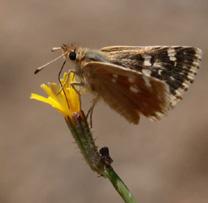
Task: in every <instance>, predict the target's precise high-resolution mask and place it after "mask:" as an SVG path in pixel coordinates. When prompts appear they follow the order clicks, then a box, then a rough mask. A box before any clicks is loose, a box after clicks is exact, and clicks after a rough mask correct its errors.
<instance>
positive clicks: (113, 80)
mask: <svg viewBox="0 0 208 203" xmlns="http://www.w3.org/2000/svg"><path fill="white" fill-rule="evenodd" d="M83 74H84V76H85V78H86V80H87V82H88V83H89V86H90V87H91V89H92V90H93V91H95V92H96V93H97V94H98V95H100V96H101V97H102V98H103V99H104V101H105V102H106V103H108V104H109V106H110V107H112V108H113V109H114V110H116V111H117V112H119V113H120V114H121V115H123V116H124V117H125V118H126V119H127V120H128V121H130V122H132V123H138V121H139V118H140V114H143V115H145V116H147V117H150V118H153V119H159V118H160V117H161V116H162V115H163V114H164V113H166V111H167V110H168V108H169V103H168V102H169V100H168V89H167V85H166V84H165V83H164V82H162V81H160V80H158V79H156V78H153V77H148V76H145V75H143V74H141V73H139V72H137V71H134V70H130V69H129V70H128V69H126V68H123V67H121V66H118V65H113V64H110V63H102V62H90V63H88V64H87V65H85V66H84V67H83Z"/></svg>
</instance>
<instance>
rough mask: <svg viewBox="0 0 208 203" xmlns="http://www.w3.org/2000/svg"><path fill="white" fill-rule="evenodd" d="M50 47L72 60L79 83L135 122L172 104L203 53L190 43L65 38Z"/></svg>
mask: <svg viewBox="0 0 208 203" xmlns="http://www.w3.org/2000/svg"><path fill="white" fill-rule="evenodd" d="M53 50H54V51H55V50H62V51H63V55H61V56H60V57H62V56H64V57H65V58H66V60H69V61H70V62H71V63H73V64H74V66H75V72H76V73H77V75H78V76H79V77H80V78H81V83H80V84H83V85H84V86H86V87H88V88H89V89H90V90H91V91H92V92H93V93H95V95H97V98H102V99H103V100H104V101H105V102H106V103H107V104H108V105H109V106H110V107H111V108H112V109H114V110H115V111H116V112H118V113H119V114H121V115H122V116H123V117H124V118H125V119H127V120H128V121H129V122H130V123H134V124H138V123H139V120H140V117H141V115H143V116H145V117H148V118H150V119H152V120H159V119H160V118H161V117H163V115H165V114H166V113H167V111H168V110H170V109H172V108H173V107H174V106H175V105H176V104H177V103H178V101H180V100H181V99H182V96H183V94H184V92H185V91H187V90H188V88H189V86H190V84H191V83H193V81H194V77H195V75H196V74H197V71H198V69H199V66H200V61H201V58H202V51H201V50H200V49H199V48H195V47H190V46H108V47H104V48H101V49H99V50H94V49H89V48H83V47H80V46H75V45H66V44H64V45H63V46H61V47H57V48H53ZM60 57H58V58H60ZM55 60H57V59H55ZM53 61H54V60H53ZM48 64H49V63H48ZM48 64H46V65H48ZM44 67H45V65H44ZM42 68H43V67H39V68H38V69H36V71H35V73H37V72H39V71H40V70H41V69H42ZM96 101H97V100H96ZM95 103H96V102H95Z"/></svg>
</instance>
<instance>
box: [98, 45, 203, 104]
mask: <svg viewBox="0 0 208 203" xmlns="http://www.w3.org/2000/svg"><path fill="white" fill-rule="evenodd" d="M101 51H102V52H103V53H105V54H106V55H107V58H108V61H109V63H113V64H116V65H119V66H122V67H125V68H127V69H132V70H135V71H138V72H140V73H142V74H144V75H146V76H149V77H153V78H156V79H158V80H161V81H163V82H165V83H166V84H167V86H168V88H169V92H170V106H172V107H174V106H175V105H176V104H177V102H178V101H180V100H181V99H182V96H183V93H184V92H185V91H187V90H188V88H189V86H190V84H191V83H193V81H194V77H195V75H196V74H197V71H198V69H199V65H200V61H201V58H202V51H201V50H200V49H198V48H195V47H189V46H146V47H136V46H129V47H128V46H111V47H104V48H102V49H101Z"/></svg>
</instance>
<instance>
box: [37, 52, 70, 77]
mask: <svg viewBox="0 0 208 203" xmlns="http://www.w3.org/2000/svg"><path fill="white" fill-rule="evenodd" d="M53 51H55V50H53ZM65 54H66V53H63V54H61V55H60V56H58V57H56V58H55V59H53V60H51V61H49V62H48V63H46V64H44V65H42V66H39V67H38V68H36V69H35V71H34V74H37V73H39V72H40V71H41V70H43V69H44V68H45V67H46V66H48V65H50V64H52V63H53V62H55V61H57V60H59V59H60V58H62V57H63V56H64V55H65Z"/></svg>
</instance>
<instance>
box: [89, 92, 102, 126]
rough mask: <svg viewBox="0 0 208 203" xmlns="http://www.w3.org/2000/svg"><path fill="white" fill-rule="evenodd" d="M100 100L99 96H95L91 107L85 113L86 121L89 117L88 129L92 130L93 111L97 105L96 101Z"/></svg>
mask: <svg viewBox="0 0 208 203" xmlns="http://www.w3.org/2000/svg"><path fill="white" fill-rule="evenodd" d="M99 99H100V96H99V95H97V96H96V97H95V98H94V99H93V100H92V105H91V107H90V108H89V110H88V111H87V116H86V117H87V119H88V117H89V119H90V127H91V128H92V115H93V110H94V108H95V105H96V104H97V102H98V100H99Z"/></svg>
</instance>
